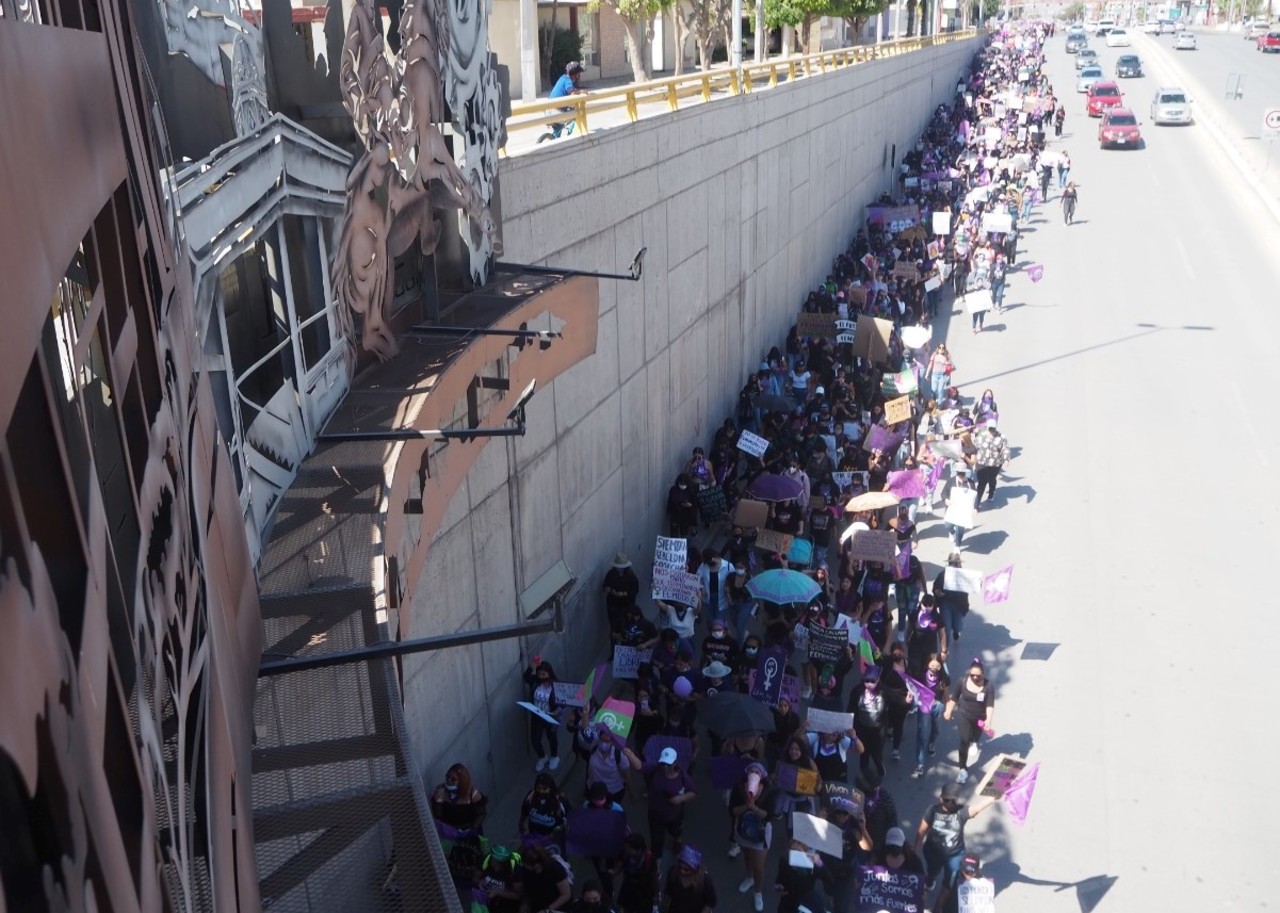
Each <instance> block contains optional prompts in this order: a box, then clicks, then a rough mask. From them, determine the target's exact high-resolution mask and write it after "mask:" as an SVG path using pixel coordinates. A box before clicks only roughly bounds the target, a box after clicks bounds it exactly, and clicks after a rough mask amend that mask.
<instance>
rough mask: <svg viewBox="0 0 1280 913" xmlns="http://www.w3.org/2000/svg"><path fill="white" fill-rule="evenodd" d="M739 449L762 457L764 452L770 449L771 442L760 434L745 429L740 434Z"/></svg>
mask: <svg viewBox="0 0 1280 913" xmlns="http://www.w3.org/2000/svg"><path fill="white" fill-rule="evenodd" d="M738 449H739V450H741V451H743V452H744V453H749V454H751V456H753V457H762V456H764V452H765V451H766V450H768V449H769V442H768V440H766V439H765V438H762V437H761V436H760V435H758V434H752V433H751V432H750V431H743V432H742V433H741V434H740V435H738Z"/></svg>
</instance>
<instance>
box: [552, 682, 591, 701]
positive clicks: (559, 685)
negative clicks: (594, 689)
mask: <svg viewBox="0 0 1280 913" xmlns="http://www.w3.org/2000/svg"><path fill="white" fill-rule="evenodd" d="M552 687H553V688H555V691H556V703H557V704H559V705H560V706H562V707H585V706H587V696H586V693H585V692H586V685H585V684H584V683H583V682H554V683H552Z"/></svg>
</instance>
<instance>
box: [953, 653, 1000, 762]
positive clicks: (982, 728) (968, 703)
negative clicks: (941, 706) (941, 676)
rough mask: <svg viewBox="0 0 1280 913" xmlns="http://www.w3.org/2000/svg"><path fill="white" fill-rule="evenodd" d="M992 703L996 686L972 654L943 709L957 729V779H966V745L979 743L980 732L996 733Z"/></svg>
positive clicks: (979, 661)
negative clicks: (958, 734) (958, 737)
mask: <svg viewBox="0 0 1280 913" xmlns="http://www.w3.org/2000/svg"><path fill="white" fill-rule="evenodd" d="M995 705H996V695H995V689H994V688H993V687H992V685H991V682H990V681H988V680H987V671H986V669H985V668H983V665H982V660H981V659H979V658H978V657H976V656H975V657H974V658H973V662H971V663H969V671H968V672H966V673H965V677H964V678H963V679H962V680H961V681H960V683H959V684H958V685H956V687H955V690H954V691H953V692H952V693H951V697H950V698H949V699H948V700H947V709H946V710H944V711H943V713H942V717H943V719H945V720H947V721H948V722H950V720H951V718H952V717H953V716H954V717H955V719H956V727H957V728H958V729H959V730H960V774H959V776H957V777H956V781H957V782H959V783H964V782H965V781H967V780H968V779H969V749H970V748H971V747H973V746H975V745H977V744H978V740H979V739H980V738H982V734H983V733H986V734H987V735H988V736H992V735H995V729H994V728H993V726H992V722H991V718H992V716H993V713H994V711H995ZM975 760H976V758H975Z"/></svg>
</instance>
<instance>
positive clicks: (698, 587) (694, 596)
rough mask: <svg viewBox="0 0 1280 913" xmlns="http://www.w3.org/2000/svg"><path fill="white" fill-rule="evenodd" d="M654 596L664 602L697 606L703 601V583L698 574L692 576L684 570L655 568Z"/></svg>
mask: <svg viewBox="0 0 1280 913" xmlns="http://www.w3.org/2000/svg"><path fill="white" fill-rule="evenodd" d="M653 596H654V598H655V599H661V600H663V601H664V602H678V603H680V604H681V605H688V606H696V605H697V604H698V603H699V602H700V601H701V596H702V583H701V581H699V580H698V575H697V574H690V573H689V572H688V571H686V570H684V569H683V568H681V569H680V570H675V569H673V568H669V567H655V568H654V569H653Z"/></svg>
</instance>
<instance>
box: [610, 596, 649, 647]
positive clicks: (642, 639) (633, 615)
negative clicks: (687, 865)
mask: <svg viewBox="0 0 1280 913" xmlns="http://www.w3.org/2000/svg"><path fill="white" fill-rule="evenodd" d="M614 637H615V638H616V639H615V641H614V642H615V643H619V644H622V646H624V647H635V648H636V649H638V650H647V649H649V648H650V647H652V646H654V645H655V644H656V643H657V642H658V626H657V625H655V624H654V623H653V622H651V621H650V620H649V619H647V618H645V617H644V613H643V612H641V611H640V607H639V606H638V605H634V604H632V605H629V606H627V611H626V612H625V613H624V614H623V617H622V630H621V631H619V632H618V633H617V634H616V635H614Z"/></svg>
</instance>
